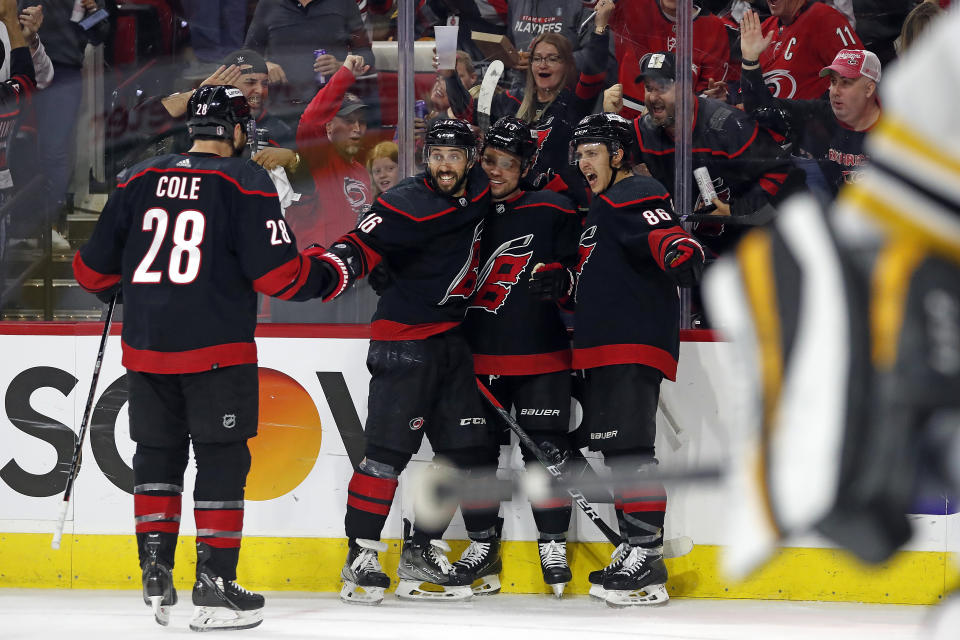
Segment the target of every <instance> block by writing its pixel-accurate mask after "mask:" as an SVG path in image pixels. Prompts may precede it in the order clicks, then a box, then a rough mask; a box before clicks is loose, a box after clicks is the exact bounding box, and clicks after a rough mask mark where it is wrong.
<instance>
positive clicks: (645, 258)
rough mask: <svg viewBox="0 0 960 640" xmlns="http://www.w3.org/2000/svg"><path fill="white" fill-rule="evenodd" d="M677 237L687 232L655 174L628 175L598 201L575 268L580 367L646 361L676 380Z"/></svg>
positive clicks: (576, 347)
mask: <svg viewBox="0 0 960 640" xmlns="http://www.w3.org/2000/svg"><path fill="white" fill-rule="evenodd" d="M678 237H689V235H688V234H687V232H686V231H684V230H683V229H682V228H681V227H680V226H679V223H678V222H677V220H676V218H675V217H674V213H673V207H672V206H671V204H670V195H669V194H668V193H667V190H666V189H664V187H663V185H662V184H660V183H659V182H657V181H656V180H654V179H652V178H647V177H644V176H631V177H628V178H624V179H623V180H621V181H620V182H617V183H616V184H614V185H613V186H612V187H610V188H609V189H607V190H606V191H604V192H603V193H602V194H600V195H599V196H597V197H596V198H594V200H593V202H592V203H591V204H590V212H589V213H588V214H587V220H586V223H585V225H584V229H583V233H582V234H581V236H580V249H579V261H578V264H577V269H576V271H577V274H578V276H577V286H576V293H575V296H576V313H575V314H574V333H573V367H574V368H575V369H592V368H595V367H603V366H607V365H614V364H643V365H647V366H649V367H653V368H654V369H658V370H660V371H661V372H662V373H663V375H664V376H666V377H667V378H669V379H670V380H673V379H675V378H676V373H677V355H678V352H679V348H680V329H679V326H680V297H679V294H678V292H677V285H676V283H675V282H674V280H673V279H672V278H671V277H670V276H668V275H667V274H666V273H665V272H664V268H663V259H664V254H665V253H666V251H667V247H668V245H669V243H670V242H671V241H672V240H674V239H676V238H678Z"/></svg>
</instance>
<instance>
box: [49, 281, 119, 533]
mask: <svg viewBox="0 0 960 640" xmlns="http://www.w3.org/2000/svg"><path fill="white" fill-rule="evenodd" d="M117 295H119V294H117ZM117 295H114V296H113V297H112V298H110V304H109V305H108V306H107V317H106V319H105V320H104V322H103V335H102V336H100V350H99V351H97V362H96V364H94V365H93V378H92V379H91V380H90V393H88V394H87V406H86V407H84V409H83V419H82V420H81V421H80V434H79V435H78V436H77V446H75V447H74V448H73V458H72V459H71V460H70V472H69V473H68V474H67V486H66V488H65V489H64V490H63V502H61V503H60V515H59V517H58V518H57V524H56V526H55V527H54V530H53V540H51V541H50V547H51V548H52V549H59V548H60V538H61V537H62V536H63V523H64V521H66V519H67V508H68V507H69V506H70V498H71V496H72V495H73V482H74V480H76V479H77V474H78V473H80V462H81V460H80V458H81V455H80V452H81V450H82V449H83V441H84V439H85V437H86V435H87V427H88V426H89V424H90V411H91V410H92V409H93V399H94V397H95V396H96V392H97V381H98V380H99V379H100V365H102V364H103V352H104V351H105V350H106V348H107V336H109V335H110V325H111V324H113V310H114V309H115V308H116V306H117Z"/></svg>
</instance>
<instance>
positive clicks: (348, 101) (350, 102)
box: [337, 93, 367, 118]
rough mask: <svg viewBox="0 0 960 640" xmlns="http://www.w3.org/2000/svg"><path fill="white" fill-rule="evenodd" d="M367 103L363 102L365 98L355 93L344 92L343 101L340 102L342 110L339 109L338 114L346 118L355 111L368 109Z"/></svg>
mask: <svg viewBox="0 0 960 640" xmlns="http://www.w3.org/2000/svg"><path fill="white" fill-rule="evenodd" d="M366 108H367V105H366V104H364V103H363V100H361V99H360V98H358V97H357V96H356V95H355V94H353V93H345V94H343V102H342V103H341V104H340V110H339V111H337V116H338V117H341V118H345V117H347V116H348V115H350V114H351V113H353V112H354V111H357V110H358V109H366Z"/></svg>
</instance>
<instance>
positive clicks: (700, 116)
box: [634, 97, 790, 215]
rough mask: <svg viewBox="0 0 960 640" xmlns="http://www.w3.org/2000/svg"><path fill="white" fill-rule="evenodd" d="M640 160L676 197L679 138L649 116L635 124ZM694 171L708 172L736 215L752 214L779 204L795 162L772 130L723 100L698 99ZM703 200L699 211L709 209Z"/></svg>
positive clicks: (719, 194) (694, 112) (695, 114)
mask: <svg viewBox="0 0 960 640" xmlns="http://www.w3.org/2000/svg"><path fill="white" fill-rule="evenodd" d="M634 132H635V133H636V135H637V142H638V145H637V148H638V156H639V159H640V160H641V161H642V162H643V163H644V164H646V165H647V168H648V169H649V170H650V175H652V176H653V177H654V178H656V179H657V180H659V181H660V182H662V183H663V184H664V185H665V186H666V187H667V190H668V191H670V193H673V182H674V173H673V164H674V158H675V156H676V149H675V145H674V141H673V138H671V137H670V136H668V135H667V133H666V131H665V130H664V129H663V128H662V127H659V126H657V125H656V124H654V122H653V119H652V118H651V117H650V116H649V115H645V116H643V117H642V118H637V119H636V120H634ZM692 145H693V149H692V153H693V164H692V166H693V168H694V169H697V168H699V167H706V168H707V171H709V172H710V177H711V179H712V180H713V185H714V188H715V189H716V192H717V196H718V197H719V199H720V200H721V201H722V202H726V203H728V204H730V211H731V213H732V214H733V215H748V214H751V213H754V212H755V211H757V210H758V209H760V208H761V207H762V206H763V205H765V204H767V203H769V202H771V201H772V200H775V198H776V197H777V195H778V193H779V192H780V187H781V186H782V185H783V183H784V181H785V180H786V178H787V172H788V171H789V170H790V161H789V160H788V159H787V158H786V154H785V152H784V151H783V150H782V149H781V148H780V146H779V145H778V144H777V143H776V141H775V140H774V139H773V136H772V135H771V134H770V132H769V131H767V130H766V129H764V128H763V127H761V126H760V125H758V124H757V122H756V120H754V119H753V118H752V117H750V116H749V115H747V114H746V113H744V112H743V111H740V110H739V109H737V108H735V107H732V106H730V105H728V104H726V103H725V102H722V101H720V100H714V99H712V98H699V97H698V98H697V100H696V102H694V109H693V139H692ZM704 204H709V203H704V202H702V201H698V203H697V206H695V207H694V209H697V208H699V207H700V206H703V205H704Z"/></svg>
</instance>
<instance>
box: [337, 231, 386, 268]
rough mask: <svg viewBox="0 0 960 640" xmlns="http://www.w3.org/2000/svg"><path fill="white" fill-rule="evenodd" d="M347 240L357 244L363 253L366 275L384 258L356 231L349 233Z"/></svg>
mask: <svg viewBox="0 0 960 640" xmlns="http://www.w3.org/2000/svg"><path fill="white" fill-rule="evenodd" d="M346 240H347V241H349V242H352V243H353V244H355V245H356V246H357V248H358V249H360V251H361V252H362V253H363V262H364V264H365V265H366V270H365V272H364V275H367V274H368V273H370V272H371V271H373V268H374V267H376V266H377V265H378V264H380V262H381V261H382V260H383V256H381V255H380V254H379V253H377V252H376V251H374V250H373V249H371V248H370V247H369V246H367V244H366V243H365V242H364V241H363V240H361V239H360V236H358V235H357V234H356V233H354V232H352V231H351V232H350V233H348V234H347V236H346Z"/></svg>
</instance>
